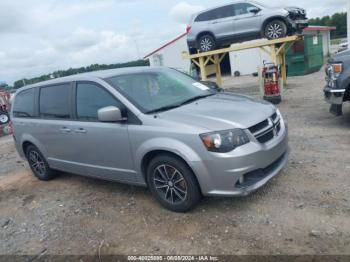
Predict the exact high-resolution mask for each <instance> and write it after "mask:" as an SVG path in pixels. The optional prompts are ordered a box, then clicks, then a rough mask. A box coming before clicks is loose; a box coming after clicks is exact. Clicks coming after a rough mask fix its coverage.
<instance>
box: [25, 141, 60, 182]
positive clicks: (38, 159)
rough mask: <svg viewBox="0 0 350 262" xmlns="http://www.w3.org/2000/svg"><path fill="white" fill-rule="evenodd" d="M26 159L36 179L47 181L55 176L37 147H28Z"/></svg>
mask: <svg viewBox="0 0 350 262" xmlns="http://www.w3.org/2000/svg"><path fill="white" fill-rule="evenodd" d="M26 158H27V161H28V163H29V166H30V169H31V170H32V171H33V173H34V175H35V176H36V177H37V178H38V179H40V180H43V181H49V180H51V179H53V178H55V177H56V176H57V174H56V172H55V171H54V170H52V169H51V168H50V167H49V165H48V163H47V162H46V159H45V158H44V156H43V155H42V154H41V152H40V151H39V149H38V148H37V147H35V146H33V145H29V146H28V147H27V149H26Z"/></svg>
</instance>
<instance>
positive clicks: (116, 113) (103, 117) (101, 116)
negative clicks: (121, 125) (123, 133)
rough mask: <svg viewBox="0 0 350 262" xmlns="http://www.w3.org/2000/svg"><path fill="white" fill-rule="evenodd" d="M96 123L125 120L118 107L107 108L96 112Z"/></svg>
mask: <svg viewBox="0 0 350 262" xmlns="http://www.w3.org/2000/svg"><path fill="white" fill-rule="evenodd" d="M97 117H98V121H100V122H120V121H123V120H125V119H124V118H123V117H122V113H121V111H120V109H119V108H118V107H115V106H107V107H103V108H101V109H99V110H98V111H97Z"/></svg>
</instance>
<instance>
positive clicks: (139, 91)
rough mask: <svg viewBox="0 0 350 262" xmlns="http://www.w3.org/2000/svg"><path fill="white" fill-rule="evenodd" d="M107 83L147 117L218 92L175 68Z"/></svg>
mask: <svg viewBox="0 0 350 262" xmlns="http://www.w3.org/2000/svg"><path fill="white" fill-rule="evenodd" d="M105 80H106V81H107V82H108V83H109V84H110V85H112V86H113V87H114V88H115V89H117V90H118V91H119V92H120V93H122V94H123V95H124V96H125V97H126V98H127V99H128V100H129V101H130V102H132V103H133V104H134V105H135V106H136V107H137V108H138V109H140V110H141V111H142V112H143V113H145V114H151V113H155V112H161V111H166V110H170V109H173V108H176V107H180V106H182V105H184V104H187V103H191V102H194V101H196V100H199V99H202V98H205V97H208V96H211V95H214V94H216V93H217V91H216V90H214V89H212V88H209V87H208V86H206V85H204V84H202V83H200V82H197V81H196V80H194V79H193V78H191V77H189V76H187V75H186V74H183V73H180V72H178V71H176V70H173V69H160V70H149V71H146V72H141V73H131V74H125V75H118V76H114V77H110V78H107V79H105Z"/></svg>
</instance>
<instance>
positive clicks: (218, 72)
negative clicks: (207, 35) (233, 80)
mask: <svg viewBox="0 0 350 262" xmlns="http://www.w3.org/2000/svg"><path fill="white" fill-rule="evenodd" d="M214 61H215V72H216V83H217V84H218V86H219V87H222V76H221V67H220V58H219V55H214Z"/></svg>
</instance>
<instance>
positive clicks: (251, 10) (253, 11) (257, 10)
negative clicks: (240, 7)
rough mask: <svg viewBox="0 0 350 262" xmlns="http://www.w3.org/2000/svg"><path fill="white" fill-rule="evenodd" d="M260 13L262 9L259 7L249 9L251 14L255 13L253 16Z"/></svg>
mask: <svg viewBox="0 0 350 262" xmlns="http://www.w3.org/2000/svg"><path fill="white" fill-rule="evenodd" d="M260 11H261V9H260V8H258V7H251V8H249V12H251V13H253V14H257V13H259V12H260Z"/></svg>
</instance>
